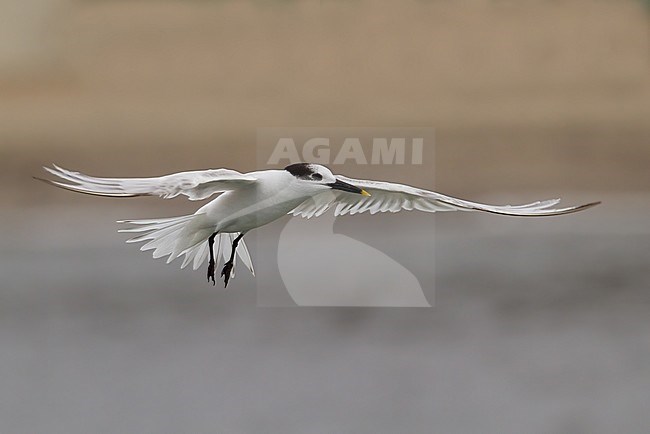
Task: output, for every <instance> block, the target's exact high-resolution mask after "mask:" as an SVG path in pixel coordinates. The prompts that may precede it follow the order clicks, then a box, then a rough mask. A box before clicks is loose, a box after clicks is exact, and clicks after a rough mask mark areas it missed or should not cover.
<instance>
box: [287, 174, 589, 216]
mask: <svg viewBox="0 0 650 434" xmlns="http://www.w3.org/2000/svg"><path fill="white" fill-rule="evenodd" d="M337 179H339V180H341V181H343V182H347V183H349V184H352V185H354V186H356V187H359V188H362V189H364V190H366V191H367V192H368V193H370V197H367V196H362V195H360V194H354V193H347V192H343V191H338V190H331V191H326V192H324V193H320V194H318V195H316V196H314V197H313V198H310V199H308V200H306V201H305V202H303V203H302V204H300V205H299V206H298V207H296V208H295V209H294V210H292V211H291V212H290V214H292V215H294V216H301V217H307V218H311V217H318V216H320V215H322V214H323V213H325V212H326V211H327V210H328V209H330V208H331V207H335V209H334V214H335V215H336V216H340V215H346V214H350V215H353V214H360V213H364V212H370V213H371V214H376V213H378V212H393V213H394V212H398V211H401V210H408V211H411V210H418V211H425V212H436V211H483V212H489V213H493V214H501V215H508V216H521V217H541V216H554V215H562V214H570V213H574V212H577V211H582V210H584V209H587V208H591V207H592V206H595V205H598V204H599V203H600V202H594V203H589V204H586V205H580V206H572V207H567V208H554V206H555V205H557V204H558V203H559V202H560V199H552V200H545V201H538V202H533V203H529V204H525V205H487V204H483V203H478V202H470V201H467V200H463V199H458V198H455V197H451V196H445V195H444V194H440V193H436V192H435V191H429V190H423V189H421V188H416V187H411V186H408V185H403V184H395V183H392V182H381V181H369V180H363V179H352V178H347V177H345V176H337Z"/></svg>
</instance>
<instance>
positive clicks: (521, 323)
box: [0, 199, 650, 434]
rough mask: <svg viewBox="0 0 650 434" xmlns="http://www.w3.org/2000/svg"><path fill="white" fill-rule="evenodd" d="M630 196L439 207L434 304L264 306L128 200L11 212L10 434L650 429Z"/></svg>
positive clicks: (402, 247) (644, 263)
mask: <svg viewBox="0 0 650 434" xmlns="http://www.w3.org/2000/svg"><path fill="white" fill-rule="evenodd" d="M628 202H629V203H636V204H638V203H639V201H638V200H637V199H634V200H629V201H628ZM628 202H620V203H617V202H616V200H614V203H613V204H612V202H611V200H610V202H609V203H610V205H609V206H607V204H606V205H603V206H602V207H601V208H599V209H595V210H593V211H592V212H591V213H590V214H588V215H587V214H585V215H584V216H582V217H579V216H568V217H564V218H560V219H557V220H552V221H551V220H536V221H534V222H532V221H529V220H526V221H523V220H517V219H514V220H513V219H501V218H499V217H495V216H479V215H476V214H471V215H469V214H463V215H460V214H455V215H454V217H450V215H449V216H448V215H445V216H441V217H437V218H436V222H435V230H436V255H435V273H433V272H431V273H430V274H428V275H427V274H425V275H419V276H418V277H420V279H421V283H422V285H423V287H430V286H431V285H433V284H434V283H435V286H436V298H435V307H434V308H431V309H426V308H424V309H422V308H420V309H409V308H394V309H390V308H388V309H370V308H298V307H294V308H262V307H257V306H256V290H257V288H260V290H262V289H263V284H261V285H259V283H260V281H262V282H263V279H264V276H261V275H258V276H257V277H256V279H257V281H256V280H255V278H253V277H252V276H250V275H248V274H247V273H246V272H244V271H243V270H241V271H240V272H239V274H238V276H237V277H236V279H235V280H234V281H233V282H232V283H231V286H230V287H229V288H228V290H223V288H221V287H220V286H216V287H212V286H210V285H208V284H207V283H206V282H205V276H204V273H205V270H204V269H201V270H199V271H196V272H192V271H189V270H183V271H180V270H179V269H178V264H174V265H165V264H164V262H163V261H160V260H159V261H153V260H152V259H151V258H150V256H149V254H146V253H141V252H138V251H137V249H135V248H133V246H127V245H124V244H123V240H124V237H122V236H120V235H116V234H115V233H114V230H115V226H114V224H113V223H111V222H112V221H114V220H115V219H116V218H120V217H124V213H121V212H118V210H113V209H101V210H97V209H92V210H91V209H85V208H84V209H68V210H56V209H54V210H53V209H37V208H34V209H27V210H25V211H24V212H23V213H22V214H21V213H14V214H12V215H5V216H4V217H3V220H4V227H6V228H7V227H8V228H9V230H8V231H7V233H6V234H4V235H3V238H4V241H3V248H2V250H1V251H0V276H1V278H2V288H1V291H0V348H1V351H0V384H1V385H2V387H1V389H0V432H2V433H48V434H55V433H62V434H63V433H65V434H70V433H89V432H92V433H116V432H121V433H126V432H132V433H145V432H146V433H154V432H155V433H180V432H187V433H214V432H224V433H294V432H295V433H331V432H337V433H371V432H372V433H396V432H413V433H431V432H440V433H452V432H453V433H457V432H458V433H468V432H480V433H522V432H526V433H612V432H625V433H643V432H647V431H648V428H649V427H650V414H649V413H648V411H647V405H648V402H650V363H649V362H650V315H649V314H648V313H649V312H648V311H649V308H650V294H649V292H648V288H649V287H650V272H649V271H648V259H649V258H650V226H648V225H647V224H646V222H645V220H646V219H645V215H647V214H645V211H646V209H645V208H643V207H640V208H637V209H633V210H632V211H630V212H627V213H625V214H622V213H619V212H618V211H617V209H620V208H619V207H618V206H619V205H620V206H627V205H629V203H628ZM626 204H627V205H626ZM357 218H362V219H364V218H365V219H370V218H371V217H357ZM426 218H428V216H425V217H422V220H421V222H420V223H418V224H409V225H408V226H407V227H403V228H400V236H403V237H404V242H402V243H391V246H390V248H391V249H395V251H394V253H395V254H396V255H397V256H399V257H400V258H409V257H412V258H413V260H414V261H415V260H417V255H418V252H417V251H412V250H410V249H409V242H408V240H409V239H416V238H417V237H418V234H419V231H421V230H423V228H427V229H430V228H429V226H427V225H430V223H431V222H430V221H428V220H426ZM365 222H366V223H367V224H376V225H381V224H384V221H383V220H377V222H378V223H372V220H365ZM346 224H347V223H345V222H343V223H342V226H341V228H340V229H341V230H343V231H345V230H347V229H346V228H347V226H346ZM258 237H259V240H260V242H264V240H265V238H264V234H263V231H260V233H259V236H258ZM252 253H253V256H254V260H255V261H256V262H257V263H259V262H260V261H264V258H260V257H255V251H252ZM409 255H410V256H409ZM315 266H317V265H315ZM305 272H309V270H305ZM369 278H371V277H370V276H369ZM377 279H378V280H379V281H380V280H381V274H380V273H378V277H377ZM256 283H257V285H256Z"/></svg>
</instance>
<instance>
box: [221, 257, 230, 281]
mask: <svg viewBox="0 0 650 434" xmlns="http://www.w3.org/2000/svg"><path fill="white" fill-rule="evenodd" d="M232 266H233V263H232V261H228V262H226V265H224V266H223V270H221V277H223V282H224V286H223V287H224V288H227V287H228V281H229V280H230V273H231V272H232Z"/></svg>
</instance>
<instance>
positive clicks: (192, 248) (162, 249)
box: [118, 214, 255, 277]
mask: <svg viewBox="0 0 650 434" xmlns="http://www.w3.org/2000/svg"><path fill="white" fill-rule="evenodd" d="M201 218H202V215H201V214H194V215H187V216H181V217H172V218H162V219H151V220H122V221H119V222H118V223H125V224H129V225H131V226H132V227H130V228H126V229H120V230H119V232H125V233H135V234H137V235H136V236H135V237H133V238H131V239H129V240H127V243H140V242H145V241H146V243H145V244H144V245H143V246H142V247H140V250H142V251H145V250H153V257H154V258H162V257H165V256H167V257H168V258H167V263H170V262H172V261H173V260H174V259H176V258H178V257H179V256H183V255H184V256H185V258H184V259H183V263H182V265H181V268H185V267H186V266H187V265H188V264H189V263H190V262H193V268H194V270H196V269H198V268H199V267H200V266H201V264H203V262H205V260H206V258H208V256H209V254H210V252H209V247H208V238H209V237H210V236H211V235H212V234H213V232H214V231H213V229H211V228H206V227H205V226H204V225H202V224H201ZM237 235H239V234H238V233H220V234H217V236H216V237H215V240H214V253H215V262H217V265H218V262H219V260H220V258H224V262H225V261H227V260H228V259H229V258H230V253H231V251H232V242H233V240H234V239H235V237H237ZM237 256H238V257H239V259H241V261H242V262H243V263H244V265H246V268H248V269H249V270H250V272H251V273H253V275H255V271H254V270H253V262H252V260H251V256H250V253H249V252H248V248H247V247H246V244H245V243H244V240H240V242H239V247H238V248H237ZM235 262H236V261H235ZM231 277H234V267H233V273H232V275H231Z"/></svg>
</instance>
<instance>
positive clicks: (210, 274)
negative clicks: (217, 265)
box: [208, 261, 216, 286]
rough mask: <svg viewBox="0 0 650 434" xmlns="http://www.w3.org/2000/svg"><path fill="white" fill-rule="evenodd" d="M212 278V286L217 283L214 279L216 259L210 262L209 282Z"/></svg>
mask: <svg viewBox="0 0 650 434" xmlns="http://www.w3.org/2000/svg"><path fill="white" fill-rule="evenodd" d="M210 280H212V286H214V285H216V282H215V281H214V261H210V263H209V264H208V282H210Z"/></svg>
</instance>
